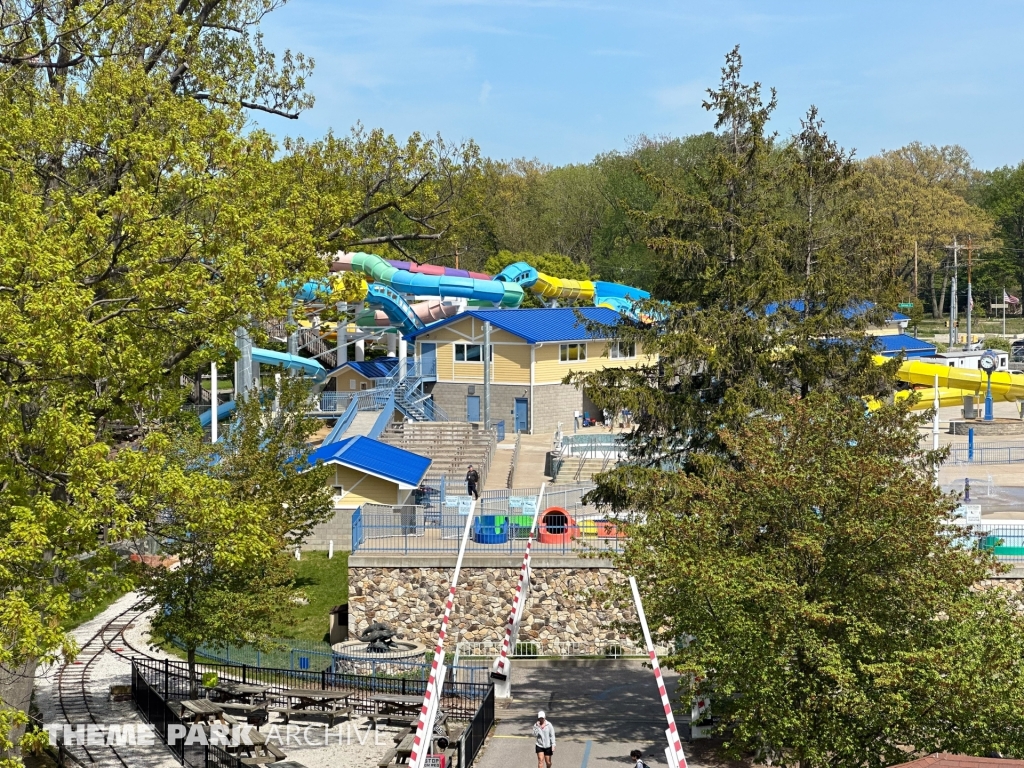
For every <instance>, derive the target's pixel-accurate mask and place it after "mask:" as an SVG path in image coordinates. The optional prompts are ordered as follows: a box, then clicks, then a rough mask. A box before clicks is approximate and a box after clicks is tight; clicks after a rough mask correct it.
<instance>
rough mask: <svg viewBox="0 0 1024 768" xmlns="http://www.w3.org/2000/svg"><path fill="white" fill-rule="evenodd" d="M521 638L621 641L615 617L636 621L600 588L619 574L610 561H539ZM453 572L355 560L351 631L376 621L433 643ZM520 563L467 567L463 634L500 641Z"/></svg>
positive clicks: (459, 628)
mask: <svg viewBox="0 0 1024 768" xmlns="http://www.w3.org/2000/svg"><path fill="white" fill-rule="evenodd" d="M532 577H533V578H532V590H531V594H530V599H529V600H528V601H527V603H526V608H525V610H524V612H523V619H522V622H521V623H520V630H519V641H520V642H528V641H537V642H539V643H542V644H543V643H546V642H551V641H558V642H594V641H617V640H620V639H621V638H622V634H621V633H620V632H619V631H618V630H616V628H615V623H616V622H617V621H620V620H621V621H631V620H633V619H634V617H635V614H634V612H633V609H632V605H624V606H615V607H606V606H604V605H603V604H602V601H601V599H600V596H599V595H600V593H601V592H602V591H604V590H606V589H607V588H608V586H609V585H610V584H611V583H613V581H618V580H619V579H620V578H621V577H620V575H619V574H618V572H617V571H615V570H613V569H611V568H607V567H579V568H576V567H557V568H534V569H533V571H532ZM450 579H451V569H450V568H436V567H422V568H421V567H350V568H349V614H348V615H349V630H350V631H351V632H353V633H356V634H358V633H359V632H360V631H362V630H363V629H365V628H366V627H368V626H369V625H370V624H372V623H374V622H386V623H387V624H391V625H393V626H395V627H398V628H400V629H401V631H402V633H403V635H404V636H405V637H406V638H408V639H411V640H416V641H418V642H421V643H424V644H425V645H427V646H431V645H433V643H434V641H435V640H436V639H437V629H438V617H439V616H440V615H441V612H442V609H443V606H444V601H445V596H446V595H447V592H448V586H449V581H450ZM518 580H519V569H518V568H511V567H493V568H492V567H486V568H482V567H468V568H467V567H464V568H463V569H462V575H461V578H460V583H459V590H458V594H457V596H456V601H455V608H454V610H453V612H452V629H453V632H455V633H457V635H458V639H459V640H460V641H461V640H468V641H471V642H479V641H488V640H491V641H493V640H498V639H500V638H501V634H502V632H503V630H504V627H505V622H506V621H507V619H508V612H509V609H510V607H511V600H512V594H513V592H514V591H515V587H516V584H517V583H518Z"/></svg>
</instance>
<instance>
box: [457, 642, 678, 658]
mask: <svg viewBox="0 0 1024 768" xmlns="http://www.w3.org/2000/svg"><path fill="white" fill-rule="evenodd" d="M456 647H457V648H458V652H459V655H460V656H461V657H462V658H466V659H473V658H479V659H488V658H495V657H496V656H497V655H498V654H499V653H500V652H501V640H475V641H472V640H460V641H459V642H458V643H457V644H456ZM655 650H656V651H657V653H658V655H659V656H661V655H667V654H668V653H670V652H671V649H669V648H668V647H666V646H655ZM510 655H511V656H513V657H516V658H521V659H523V658H526V659H529V658H542V657H543V658H552V657H555V658H560V659H571V658H587V657H590V658H593V657H598V658H606V659H618V658H635V657H643V658H646V657H647V649H646V648H645V647H644V646H643V645H638V644H637V643H635V642H634V641H633V640H631V639H629V638H622V639H618V640H598V639H594V640H533V639H530V638H523V637H520V638H519V639H518V640H517V641H516V647H515V649H514V652H513V653H512V654H510Z"/></svg>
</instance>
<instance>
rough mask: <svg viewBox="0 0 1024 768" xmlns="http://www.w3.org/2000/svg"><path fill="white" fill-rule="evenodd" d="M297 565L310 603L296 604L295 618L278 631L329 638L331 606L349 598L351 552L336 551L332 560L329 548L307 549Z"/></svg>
mask: <svg viewBox="0 0 1024 768" xmlns="http://www.w3.org/2000/svg"><path fill="white" fill-rule="evenodd" d="M293 565H294V566H295V586H296V587H299V588H300V589H302V591H303V592H304V593H305V594H306V597H307V598H309V604H308V605H299V606H296V608H295V614H294V616H295V618H294V620H293V621H292V623H291V624H290V625H289V626H287V627H282V628H281V632H280V633H278V634H279V636H280V637H288V638H294V639H296V640H326V639H327V629H328V627H329V625H330V617H329V612H330V610H331V608H333V607H334V606H336V605H341V604H342V603H347V602H348V552H335V553H334V557H333V558H332V559H330V560H328V559H327V553H326V552H303V553H302V560H299V561H297V562H295V563H293Z"/></svg>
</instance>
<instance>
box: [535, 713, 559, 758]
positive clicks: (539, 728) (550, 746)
mask: <svg viewBox="0 0 1024 768" xmlns="http://www.w3.org/2000/svg"><path fill="white" fill-rule="evenodd" d="M533 736H534V738H535V739H537V744H536V749H537V768H551V757H552V755H554V754H555V726H553V725H552V724H551V721H550V720H548V719H547V716H546V715H545V714H544V710H543V709H542V710H541V711H540V712H538V713H537V722H536V723H534V724H533Z"/></svg>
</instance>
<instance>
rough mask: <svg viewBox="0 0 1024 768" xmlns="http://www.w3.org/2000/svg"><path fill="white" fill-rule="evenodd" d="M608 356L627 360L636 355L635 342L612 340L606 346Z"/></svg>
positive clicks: (613, 358)
mask: <svg viewBox="0 0 1024 768" xmlns="http://www.w3.org/2000/svg"><path fill="white" fill-rule="evenodd" d="M608 357H610V358H611V359H612V360H629V359H631V358H634V357H636V342H635V341H613V342H612V343H611V345H610V346H609V347H608Z"/></svg>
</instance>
